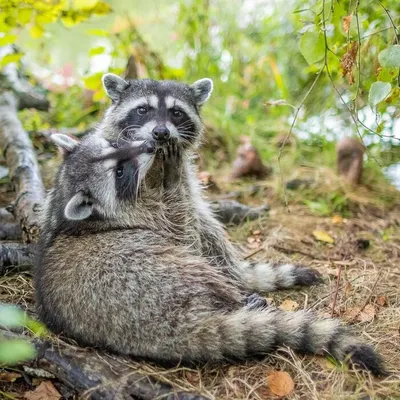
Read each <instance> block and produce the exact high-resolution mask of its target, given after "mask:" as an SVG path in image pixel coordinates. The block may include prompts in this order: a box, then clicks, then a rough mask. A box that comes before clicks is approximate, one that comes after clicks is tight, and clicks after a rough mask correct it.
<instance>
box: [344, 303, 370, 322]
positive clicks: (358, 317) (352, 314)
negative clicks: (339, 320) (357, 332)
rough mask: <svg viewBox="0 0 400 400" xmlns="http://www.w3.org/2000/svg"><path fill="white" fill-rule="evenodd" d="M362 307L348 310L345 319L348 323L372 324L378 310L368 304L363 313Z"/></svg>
mask: <svg viewBox="0 0 400 400" xmlns="http://www.w3.org/2000/svg"><path fill="white" fill-rule="evenodd" d="M360 310H361V307H354V308H348V309H347V310H346V312H345V313H344V315H343V316H344V318H345V319H347V320H348V321H357V322H371V321H373V320H374V318H375V314H376V310H375V307H374V306H373V305H372V304H367V305H366V306H365V307H364V309H363V310H362V311H360Z"/></svg>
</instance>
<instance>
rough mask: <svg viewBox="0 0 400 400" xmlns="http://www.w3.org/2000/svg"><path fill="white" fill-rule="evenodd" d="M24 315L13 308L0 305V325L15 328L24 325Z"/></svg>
mask: <svg viewBox="0 0 400 400" xmlns="http://www.w3.org/2000/svg"><path fill="white" fill-rule="evenodd" d="M24 322H25V313H24V312H23V311H22V310H21V309H19V308H18V307H15V306H9V305H0V325H3V326H6V327H8V328H15V327H18V326H22V325H24Z"/></svg>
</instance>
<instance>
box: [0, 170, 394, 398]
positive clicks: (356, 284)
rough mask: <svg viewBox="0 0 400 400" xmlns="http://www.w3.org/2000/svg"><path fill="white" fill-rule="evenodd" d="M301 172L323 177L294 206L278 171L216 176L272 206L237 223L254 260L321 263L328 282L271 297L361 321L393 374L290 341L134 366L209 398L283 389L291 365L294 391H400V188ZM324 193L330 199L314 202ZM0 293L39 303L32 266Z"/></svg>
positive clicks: (10, 387)
mask: <svg viewBox="0 0 400 400" xmlns="http://www.w3.org/2000/svg"><path fill="white" fill-rule="evenodd" d="M296 173H297V175H299V176H301V177H308V178H309V177H310V176H311V177H312V179H313V180H314V183H313V186H312V187H311V188H309V189H305V190H303V191H296V192H287V193H286V197H287V198H288V199H289V208H288V207H287V206H286V205H285V203H284V198H285V193H284V192H283V191H282V190H281V189H279V187H280V185H279V182H280V178H279V175H276V176H275V178H273V179H272V180H269V181H266V182H261V183H259V184H258V187H257V188H256V189H257V190H255V189H254V182H249V183H248V184H246V183H241V184H237V185H232V184H231V183H226V182H224V178H223V177H224V176H225V175H224V174H223V173H222V174H221V176H216V177H215V179H216V180H217V183H218V184H219V185H220V187H221V188H222V192H223V193H225V195H226V193H227V192H234V193H233V194H232V196H234V197H237V198H239V199H241V200H242V201H244V202H246V203H249V204H260V203H261V202H267V203H269V204H270V206H271V211H270V213H269V215H268V216H265V217H263V218H261V219H260V220H257V221H253V222H248V223H245V224H244V225H242V226H240V227H236V228H230V229H229V236H230V238H231V239H232V240H233V241H235V242H236V243H238V245H239V246H240V247H241V248H242V250H243V253H244V255H245V256H246V257H248V258H251V259H253V260H259V261H262V260H271V259H272V260H280V261H285V260H291V261H293V262H296V263H303V264H305V265H309V266H311V267H313V268H316V269H317V270H319V271H320V272H321V273H322V275H323V278H324V281H325V282H324V284H323V285H320V286H318V287H312V288H307V289H300V290H287V291H281V292H277V293H269V294H267V297H269V298H271V300H272V301H273V303H274V304H275V305H276V306H281V305H282V303H283V302H284V301H285V300H290V301H292V303H290V304H291V306H292V307H293V308H298V309H302V308H304V309H314V310H316V311H317V312H318V314H320V315H321V316H330V315H334V316H337V317H340V318H342V319H343V320H345V321H346V323H348V324H351V325H353V326H354V330H355V331H356V332H357V334H358V335H359V336H362V338H363V339H364V340H365V341H366V342H369V343H371V344H372V345H374V346H375V347H376V349H377V350H378V351H379V352H380V353H381V354H382V356H383V357H384V360H385V363H386V365H387V368H388V370H389V371H390V373H391V374H390V376H389V377H387V378H385V379H374V378H372V377H371V376H369V375H368V374H363V373H359V372H357V371H353V370H349V369H348V368H346V367H344V366H342V365H338V364H336V365H335V364H334V363H333V362H331V361H328V360H327V359H326V358H323V357H311V356H302V355H298V354H295V353H293V352H292V351H290V350H289V349H285V348H282V349H280V350H279V351H277V352H276V353H274V354H272V355H270V356H269V357H267V358H266V359H265V360H264V361H262V362H248V363H246V364H240V365H222V366H220V367H218V368H216V367H211V366H205V367H203V368H199V369H187V368H180V367H179V366H178V367H177V368H175V369H169V370H166V369H163V368H159V367H156V366H154V365H150V364H145V363H136V362H133V361H129V364H130V365H131V367H132V368H133V369H135V370H139V371H140V372H141V373H143V374H144V375H151V376H155V377H156V378H157V379H159V380H161V381H165V382H168V383H171V384H172V385H173V386H174V387H176V388H180V389H182V390H186V391H192V392H197V393H201V394H203V395H204V396H206V397H208V398H210V399H229V400H231V399H266V398H268V399H269V398H271V399H273V398H276V397H274V395H273V394H272V393H271V391H270V389H269V386H268V384H267V375H268V374H269V373H270V372H271V371H272V370H282V371H286V372H287V373H288V374H289V375H290V377H291V378H292V379H293V381H294V385H295V386H294V390H293V391H292V392H291V393H290V394H289V395H288V396H287V397H286V398H288V399H304V400H310V399H315V400H323V399H343V400H344V399H346V400H348V399H357V400H361V399H400V331H399V329H400V290H399V287H400V201H399V199H400V197H399V192H398V191H395V190H394V189H393V188H390V187H389V186H387V185H386V186H385V185H384V186H378V185H376V186H375V187H374V188H373V189H372V188H365V187H363V188H359V189H357V190H353V189H350V188H345V187H343V186H342V185H341V183H340V182H339V181H338V180H337V178H336V177H335V175H334V174H333V173H332V172H330V171H328V170H325V169H323V168H322V169H321V168H316V167H315V168H313V169H311V170H310V169H306V170H298V171H297V172H296ZM250 187H251V189H250ZM255 192H256V194H255V195H250V193H255ZM332 193H336V194H337V196H339V197H340V196H341V197H343V199H344V200H343V199H342V200H341V201H339V203H340V204H342V203H343V204H344V206H343V208H342V209H340V210H341V214H342V216H341V217H339V216H335V214H336V213H337V204H336V203H335V202H332V196H331V194H332ZM337 196H336V197H337ZM310 201H311V203H310ZM321 202H322V203H323V204H324V206H323V207H322V208H321V207H318V206H317V205H316V204H314V203H321ZM325 203H326V204H325ZM343 215H344V216H345V217H344V218H343ZM315 230H317V231H322V232H324V233H325V234H327V235H329V237H330V238H331V239H333V241H334V243H326V242H321V241H318V240H316V238H315V236H314V234H313V232H314V231H315ZM329 240H330V239H329ZM368 243H369V247H367V248H364V247H366V246H367V244H368ZM339 277H340V279H338V278H339ZM0 301H2V302H8V303H15V304H20V305H22V306H23V307H24V308H26V309H27V310H28V311H29V312H32V313H34V304H33V287H32V283H31V278H30V274H29V273H27V272H26V273H20V274H17V275H15V274H9V275H6V276H3V277H0ZM285 304H286V305H287V304H288V302H286V303H285ZM103 357H104V356H103ZM18 382H19V381H16V382H15V383H13V384H4V383H1V382H0V387H2V390H3V391H4V392H7V393H9V394H10V396H12V397H10V398H20V396H21V393H22V392H23V391H24V390H26V387H25V386H24V385H23V384H21V383H18ZM21 385H22V386H21Z"/></svg>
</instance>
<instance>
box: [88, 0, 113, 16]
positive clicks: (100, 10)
mask: <svg viewBox="0 0 400 400" xmlns="http://www.w3.org/2000/svg"><path fill="white" fill-rule="evenodd" d="M91 11H92V12H93V13H94V14H96V15H106V14H108V13H109V12H110V11H111V7H110V6H109V5H108V4H107V3H105V2H104V1H99V2H98V3H97V4H96V6H95V7H93V8H92V9H91Z"/></svg>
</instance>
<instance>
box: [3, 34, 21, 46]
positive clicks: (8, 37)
mask: <svg viewBox="0 0 400 400" xmlns="http://www.w3.org/2000/svg"><path fill="white" fill-rule="evenodd" d="M16 40H17V35H5V36H3V37H2V38H0V46H5V45H7V44H11V43H14V42H15V41H16Z"/></svg>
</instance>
